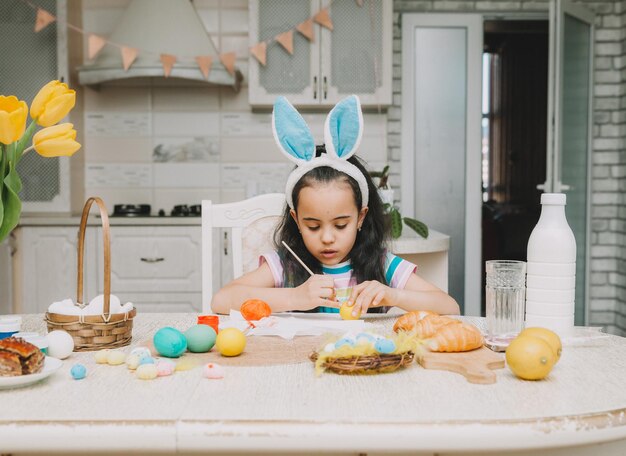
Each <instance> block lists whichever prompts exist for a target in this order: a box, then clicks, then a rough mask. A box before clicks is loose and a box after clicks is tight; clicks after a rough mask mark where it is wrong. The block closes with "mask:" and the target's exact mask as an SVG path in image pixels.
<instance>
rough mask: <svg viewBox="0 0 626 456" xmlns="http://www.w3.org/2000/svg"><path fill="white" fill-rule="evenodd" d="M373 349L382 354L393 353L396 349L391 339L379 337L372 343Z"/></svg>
mask: <svg viewBox="0 0 626 456" xmlns="http://www.w3.org/2000/svg"><path fill="white" fill-rule="evenodd" d="M374 349H375V350H376V351H377V352H378V353H383V354H388V353H393V352H394V351H395V349H396V344H395V342H394V341H393V340H389V339H379V340H377V341H376V343H375V344H374Z"/></svg>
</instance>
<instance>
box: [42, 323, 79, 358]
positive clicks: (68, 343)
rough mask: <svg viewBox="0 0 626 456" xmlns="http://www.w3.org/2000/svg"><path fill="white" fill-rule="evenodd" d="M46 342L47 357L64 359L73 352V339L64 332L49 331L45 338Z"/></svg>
mask: <svg viewBox="0 0 626 456" xmlns="http://www.w3.org/2000/svg"><path fill="white" fill-rule="evenodd" d="M46 339H47V340H48V355H50V356H52V357H54V358H59V359H65V358H67V357H68V356H70V355H71V354H72V352H73V351H74V339H72V336H70V334H69V333H68V332H66V331H61V330H56V331H51V332H49V333H48V335H47V336H46Z"/></svg>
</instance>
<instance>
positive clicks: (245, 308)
mask: <svg viewBox="0 0 626 456" xmlns="http://www.w3.org/2000/svg"><path fill="white" fill-rule="evenodd" d="M240 311H241V315H243V318H245V319H246V320H248V321H251V320H252V321H257V320H260V319H261V318H264V317H269V316H270V315H272V308H271V307H270V306H269V304H268V303H266V302H265V301H261V300H260V299H248V300H247V301H246V302H244V303H243V304H242V305H241V309H240Z"/></svg>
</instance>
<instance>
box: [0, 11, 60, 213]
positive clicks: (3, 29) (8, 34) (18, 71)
mask: <svg viewBox="0 0 626 456" xmlns="http://www.w3.org/2000/svg"><path fill="white" fill-rule="evenodd" d="M37 6H38V7H41V8H43V9H45V10H46V11H48V12H50V13H51V14H53V15H54V16H56V18H57V20H56V21H55V22H53V23H51V24H49V25H47V26H46V27H45V28H44V29H42V30H41V31H39V32H38V33H34V32H33V24H34V23H35V17H36V13H35V9H33V8H32V7H31V6H29V5H28V4H27V2H24V1H22V0H5V1H3V2H2V5H0V61H2V76H1V77H0V93H1V94H3V95H15V96H17V97H18V98H19V99H20V100H24V101H26V102H27V103H28V104H30V103H31V101H32V99H33V98H34V97H35V95H36V94H37V92H38V91H39V89H40V88H41V87H43V86H44V85H45V84H46V83H48V82H49V81H51V80H55V79H58V80H61V81H65V82H67V81H68V74H69V73H68V68H69V66H68V51H67V49H68V41H67V30H68V29H67V27H66V25H65V24H66V19H67V1H66V0H41V1H38V2H37ZM17 168H18V171H19V173H20V176H21V178H22V183H23V188H22V191H21V192H20V197H21V199H22V203H23V211H24V212H69V210H70V183H69V179H70V167H69V158H68V157H52V158H44V157H42V156H40V155H39V154H36V153H29V154H26V155H24V157H23V158H22V160H21V161H20V163H19V164H18V167H17Z"/></svg>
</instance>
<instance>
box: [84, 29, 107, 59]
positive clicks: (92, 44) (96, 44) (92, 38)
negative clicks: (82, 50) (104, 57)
mask: <svg viewBox="0 0 626 456" xmlns="http://www.w3.org/2000/svg"><path fill="white" fill-rule="evenodd" d="M105 44H107V40H105V39H104V38H102V37H101V36H98V35H94V34H93V33H90V34H89V39H88V41H87V47H88V49H89V50H88V52H87V55H89V60H91V59H93V58H94V57H95V56H97V55H98V52H100V51H101V50H102V48H103V47H104V45H105Z"/></svg>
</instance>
